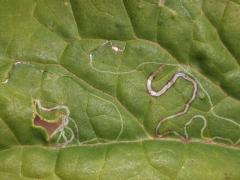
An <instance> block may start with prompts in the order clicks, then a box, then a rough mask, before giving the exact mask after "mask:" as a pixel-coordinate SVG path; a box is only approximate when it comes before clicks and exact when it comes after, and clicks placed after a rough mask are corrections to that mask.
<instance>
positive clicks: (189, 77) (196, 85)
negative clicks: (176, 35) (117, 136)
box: [89, 41, 240, 144]
mask: <svg viewBox="0 0 240 180" xmlns="http://www.w3.org/2000/svg"><path fill="white" fill-rule="evenodd" d="M108 45H110V46H111V48H112V50H113V51H114V52H115V53H124V50H125V47H124V48H123V49H120V48H118V47H117V46H115V45H113V43H112V42H111V41H106V42H105V43H103V44H101V45H100V46H99V47H97V48H95V49H94V50H92V51H91V52H90V54H89V65H90V67H91V68H92V69H93V70H95V71H97V72H99V73H108V74H113V75H124V74H130V73H134V72H136V71H138V69H139V68H140V67H142V66H144V65H147V64H156V65H159V66H160V69H161V68H162V67H164V66H172V67H177V68H179V69H180V71H178V72H176V73H175V74H174V76H173V77H172V78H171V79H170V80H169V81H168V82H167V84H165V85H164V86H163V87H162V88H161V89H160V90H159V91H154V90H153V89H152V81H153V80H154V78H155V76H156V75H157V74H158V71H159V69H158V70H156V71H155V72H153V73H152V74H151V75H150V76H149V77H148V80H147V90H148V92H149V94H150V95H151V96H155V97H156V96H157V97H160V96H162V95H164V94H165V93H166V92H167V91H168V90H169V89H170V88H171V87H172V86H173V85H174V84H175V83H176V81H177V80H178V79H179V78H182V79H184V80H186V81H189V82H190V83H191V84H192V86H193V91H192V96H191V97H190V99H189V100H188V101H187V103H186V104H185V105H184V108H183V110H182V111H181V112H178V113H176V114H173V115H170V116H168V117H165V118H163V119H160V120H159V123H158V124H157V127H156V130H155V133H156V135H157V136H159V129H160V127H161V125H162V124H163V123H164V122H166V121H169V120H171V119H173V118H176V117H179V116H183V115H185V114H186V113H187V112H188V110H189V108H190V107H191V103H192V102H193V101H194V100H195V99H196V95H197V92H198V91H199V90H202V91H203V93H204V94H205V95H206V96H207V99H208V102H209V104H210V106H211V108H210V112H211V114H212V115H213V116H214V117H216V118H218V119H221V120H224V121H227V122H230V123H232V124H234V125H235V126H237V127H238V128H240V124H239V123H237V122H236V121H234V120H233V119H230V118H227V117H223V116H220V115H218V114H217V113H216V112H215V111H214V105H213V102H212V99H211V97H210V95H209V93H208V92H207V90H206V89H205V88H204V87H203V85H202V84H201V83H200V81H199V80H198V79H197V78H196V77H194V75H193V74H192V73H191V72H190V70H189V68H188V66H186V65H181V64H176V63H165V62H155V61H149V62H143V63H141V64H139V65H138V66H137V67H135V68H134V69H133V70H130V71H121V72H113V71H107V70H101V69H98V68H96V67H95V66H94V58H95V57H94V53H95V52H96V51H97V50H98V48H101V47H104V46H108ZM195 119H201V120H202V121H203V123H204V125H203V126H202V129H201V138H202V139H204V140H212V141H214V140H216V139H218V140H223V141H226V142H229V143H231V144H239V143H240V138H239V139H238V140H237V141H236V142H233V141H232V140H231V139H229V138H223V137H219V136H214V137H211V138H207V137H205V136H204V131H205V129H206V128H207V119H206V118H205V117H204V116H203V115H200V114H198V115H194V116H193V117H192V118H191V119H190V120H189V121H188V122H187V123H186V124H185V126H184V136H185V137H183V136H181V135H180V134H179V133H178V132H176V131H173V132H172V133H173V134H175V135H176V136H179V137H181V138H184V139H188V138H189V135H188V132H187V127H188V126H189V125H190V124H191V123H192V122H193V121H194V120H195Z"/></svg>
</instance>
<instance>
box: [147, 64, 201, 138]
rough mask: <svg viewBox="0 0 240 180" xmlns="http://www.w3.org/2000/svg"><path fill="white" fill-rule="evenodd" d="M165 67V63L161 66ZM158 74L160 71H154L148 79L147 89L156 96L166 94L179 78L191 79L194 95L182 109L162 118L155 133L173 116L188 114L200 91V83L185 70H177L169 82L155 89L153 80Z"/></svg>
mask: <svg viewBox="0 0 240 180" xmlns="http://www.w3.org/2000/svg"><path fill="white" fill-rule="evenodd" d="M162 67H164V65H161V66H160V68H162ZM157 74H158V71H155V72H153V73H152V74H151V75H150V76H149V78H148V80H147V90H148V92H149V94H150V95H151V96H155V97H159V96H162V95H163V94H165V93H166V92H167V91H168V90H169V89H170V88H171V87H172V86H173V85H174V84H175V83H176V81H177V80H178V79H179V78H182V79H185V80H187V81H189V82H190V83H191V84H192V85H193V92H192V96H191V98H190V99H189V100H188V101H187V103H186V104H185V106H184V108H183V110H182V111H180V112H178V113H176V114H173V115H171V116H168V117H165V118H164V119H161V120H160V121H159V123H158V125H157V127H156V131H155V134H156V135H158V134H159V128H160V126H161V124H162V123H163V122H164V121H166V120H169V119H172V118H176V117H179V116H182V115H184V114H186V113H187V112H188V110H189V108H190V105H191V103H192V102H193V101H194V100H195V98H196V95H197V91H198V85H197V82H196V81H195V80H194V78H193V77H191V76H190V75H188V74H187V73H185V72H176V73H175V74H174V76H173V77H172V78H171V79H170V80H169V81H168V82H167V84H165V85H164V86H163V87H162V88H161V89H160V90H159V91H155V90H153V88H152V81H153V80H154V78H155V77H156V75H157Z"/></svg>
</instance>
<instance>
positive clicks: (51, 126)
mask: <svg viewBox="0 0 240 180" xmlns="http://www.w3.org/2000/svg"><path fill="white" fill-rule="evenodd" d="M62 122H63V121H62V120H58V121H56V122H48V121H46V120H44V119H42V118H41V117H39V116H38V115H35V117H34V120H33V124H34V125H35V126H40V127H42V128H44V129H45V130H46V131H47V133H48V135H49V136H51V135H52V134H53V133H54V132H55V131H56V130H57V129H58V128H59V127H60V126H61V125H62Z"/></svg>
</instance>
